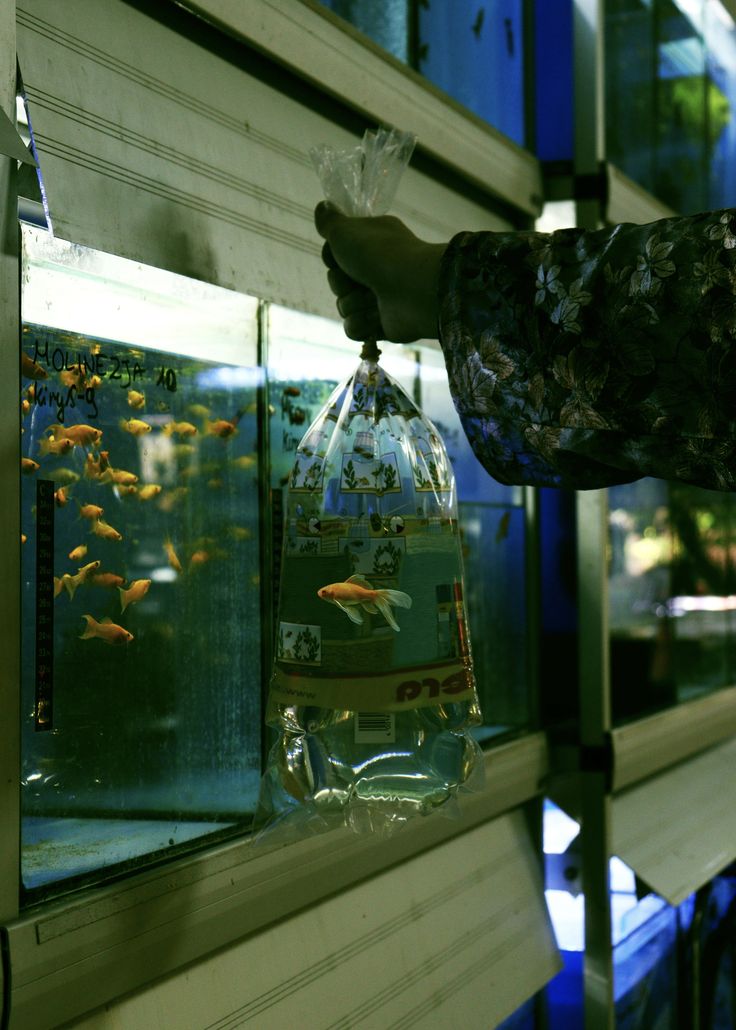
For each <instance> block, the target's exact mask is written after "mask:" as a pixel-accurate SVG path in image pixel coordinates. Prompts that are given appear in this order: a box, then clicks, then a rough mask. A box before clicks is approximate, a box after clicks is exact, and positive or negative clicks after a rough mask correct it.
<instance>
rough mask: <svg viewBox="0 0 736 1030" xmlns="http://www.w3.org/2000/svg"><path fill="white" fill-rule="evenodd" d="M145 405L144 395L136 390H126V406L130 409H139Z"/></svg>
mask: <svg viewBox="0 0 736 1030" xmlns="http://www.w3.org/2000/svg"><path fill="white" fill-rule="evenodd" d="M145 403H146V395H145V394H143V393H139V392H138V390H128V404H129V405H130V407H131V408H136V409H140V408H142V407H143V405H144V404H145Z"/></svg>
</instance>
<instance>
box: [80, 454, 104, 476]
mask: <svg viewBox="0 0 736 1030" xmlns="http://www.w3.org/2000/svg"><path fill="white" fill-rule="evenodd" d="M109 467H110V452H109V451H100V453H99V456H98V457H97V458H96V459H95V457H94V455H93V454H89V453H88V454H87V460H86V461H85V463H84V474H85V476H86V477H87V479H99V477H100V476H101V475H102V473H103V472H106V471H107V469H109Z"/></svg>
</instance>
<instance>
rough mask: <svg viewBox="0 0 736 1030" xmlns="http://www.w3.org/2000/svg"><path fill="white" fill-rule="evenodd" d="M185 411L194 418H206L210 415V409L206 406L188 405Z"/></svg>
mask: <svg viewBox="0 0 736 1030" xmlns="http://www.w3.org/2000/svg"><path fill="white" fill-rule="evenodd" d="M187 411H188V412H189V414H190V415H194V417H195V418H207V416H208V415H209V413H210V409H209V408H208V407H207V405H206V404H190V405H189V407H188V408H187Z"/></svg>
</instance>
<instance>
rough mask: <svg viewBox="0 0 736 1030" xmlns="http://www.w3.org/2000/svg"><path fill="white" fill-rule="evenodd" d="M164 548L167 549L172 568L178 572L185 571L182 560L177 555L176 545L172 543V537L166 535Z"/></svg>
mask: <svg viewBox="0 0 736 1030" xmlns="http://www.w3.org/2000/svg"><path fill="white" fill-rule="evenodd" d="M164 550H165V551H166V556H167V557H168V559H169V565H170V566H171V568H172V569H174V570H175V571H176V572H183V571H184V570H183V568H182V565H181V562H180V561H179V558H178V557H177V554H176V551H175V550H174V545H173V544H172V542H171V539H170V538H169V537H166V539H165V540H164Z"/></svg>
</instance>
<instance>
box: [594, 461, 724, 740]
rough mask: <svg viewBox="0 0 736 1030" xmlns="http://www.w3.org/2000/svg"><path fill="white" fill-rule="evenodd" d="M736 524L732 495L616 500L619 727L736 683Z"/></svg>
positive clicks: (644, 492) (671, 487) (612, 579)
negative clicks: (735, 526)
mask: <svg viewBox="0 0 736 1030" xmlns="http://www.w3.org/2000/svg"><path fill="white" fill-rule="evenodd" d="M735 514H736V511H735V509H734V503H733V498H732V496H731V495H730V494H724V493H719V492H716V491H711V490H701V489H699V488H697V487H693V486H687V485H684V484H677V483H666V482H664V481H663V480H655V479H644V480H640V481H638V482H636V483H632V484H627V485H624V486H617V487H614V488H612V489H610V490H609V546H610V554H609V572H608V587H609V606H610V628H611V688H612V704H613V714H614V718H615V719H617V720H622V719H628V718H634V717H637V716H640V715H642V714H644V713H646V712H650V711H654V710H656V709H660V708H663V707H666V706H668V705H673V704H676V703H677V702H679V701H686V700H688V699H690V698H692V697H697V696H699V695H701V694H704V693H707V692H709V691H712V690H715V689H717V688H719V687H723V686H727V685H729V684H731V683H732V682H733V674H734V658H735V657H736V654H735V651H734V628H735V624H734V609H736V582H735V580H734V563H733V558H734V548H735V547H736V540H735V539H734V530H733V521H734V515H735Z"/></svg>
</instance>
